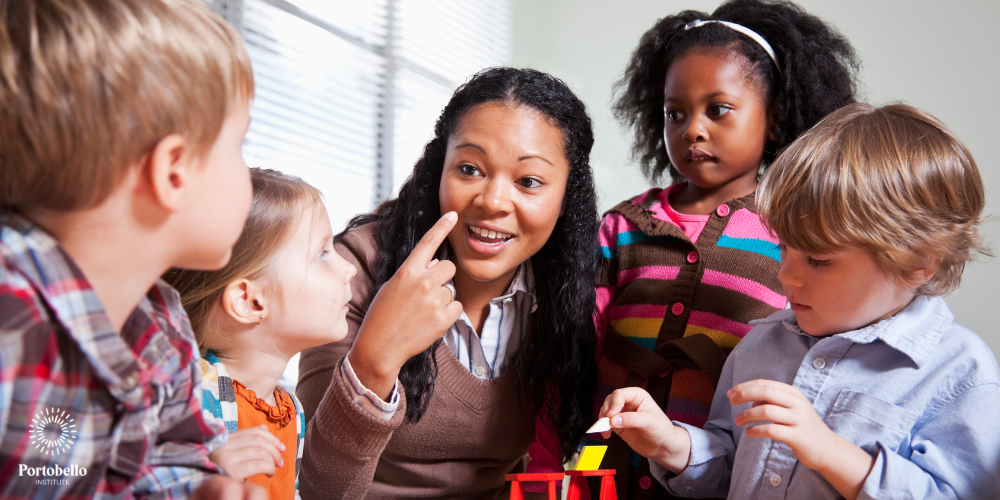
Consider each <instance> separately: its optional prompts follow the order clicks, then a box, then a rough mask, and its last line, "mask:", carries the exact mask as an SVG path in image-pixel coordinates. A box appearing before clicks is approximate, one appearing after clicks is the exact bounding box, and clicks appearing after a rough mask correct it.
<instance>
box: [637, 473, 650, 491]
mask: <svg viewBox="0 0 1000 500" xmlns="http://www.w3.org/2000/svg"><path fill="white" fill-rule="evenodd" d="M652 486H653V480H652V479H650V478H649V476H642V477H641V478H639V487H640V488H642V489H644V490H648V489H649V488H651V487H652Z"/></svg>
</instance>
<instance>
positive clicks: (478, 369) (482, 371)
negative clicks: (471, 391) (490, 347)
mask: <svg viewBox="0 0 1000 500" xmlns="http://www.w3.org/2000/svg"><path fill="white" fill-rule="evenodd" d="M473 373H475V374H476V376H477V377H479V378H482V377H483V376H484V375H486V368H483V367H482V366H477V367H476V369H475V370H473Z"/></svg>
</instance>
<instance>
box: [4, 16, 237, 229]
mask: <svg viewBox="0 0 1000 500" xmlns="http://www.w3.org/2000/svg"><path fill="white" fill-rule="evenodd" d="M253 89H254V83H253V73H252V71H251V67H250V58H249V56H248V55H247V51H246V47H245V46H244V44H243V41H242V39H241V38H240V36H239V35H238V34H237V33H236V31H235V30H234V29H233V28H232V27H231V26H230V25H229V23H227V22H226V21H225V20H223V19H222V18H220V17H219V16H217V15H215V14H214V13H212V11H211V10H209V8H208V7H206V6H205V5H204V4H203V3H202V2H201V1H200V0H2V1H0V209H7V208H13V209H20V210H24V209H30V208H46V209H52V210H75V209H80V208H88V207H91V206H94V205H97V204H99V203H100V202H102V201H104V199H106V198H107V196H108V195H109V194H110V193H111V191H112V190H113V189H114V188H115V186H117V185H118V183H119V182H121V180H122V178H123V177H124V174H125V173H126V172H127V169H128V167H129V165H131V164H133V163H134V162H136V161H137V160H139V159H141V158H142V156H143V155H144V154H146V153H148V152H149V151H150V150H151V149H152V148H153V146H155V145H156V143H157V142H158V141H159V140H160V139H162V138H163V137H165V136H167V135H170V134H172V133H178V134H181V135H183V136H184V137H185V138H186V139H187V140H188V141H190V142H191V143H192V144H193V147H192V151H191V154H193V155H196V156H198V155H202V154H204V153H205V152H206V151H207V150H208V149H209V148H210V147H211V145H212V144H213V143H214V142H215V139H216V138H217V137H218V134H219V131H220V130H221V129H222V122H223V121H224V119H225V117H226V114H227V112H228V110H229V107H230V105H231V104H233V103H234V102H237V100H238V99H247V100H249V99H252V98H253Z"/></svg>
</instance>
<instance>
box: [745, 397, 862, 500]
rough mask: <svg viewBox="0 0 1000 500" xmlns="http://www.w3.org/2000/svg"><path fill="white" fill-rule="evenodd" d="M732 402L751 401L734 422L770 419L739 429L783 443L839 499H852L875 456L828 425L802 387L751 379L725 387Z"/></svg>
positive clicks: (751, 435) (748, 434)
mask: <svg viewBox="0 0 1000 500" xmlns="http://www.w3.org/2000/svg"><path fill="white" fill-rule="evenodd" d="M726 396H727V397H729V402H730V403H731V404H733V405H739V404H743V403H748V402H753V407H752V408H750V409H749V410H746V411H744V412H743V413H740V414H739V415H737V416H736V418H735V419H734V423H735V424H736V425H746V424H750V423H753V422H764V421H770V422H771V423H763V424H757V425H754V426H750V427H747V428H745V429H744V430H743V432H744V434H746V435H747V436H750V437H761V438H771V439H775V440H778V441H781V442H782V443H785V444H787V445H788V446H789V447H790V448H791V449H792V452H793V453H795V456H796V457H797V458H798V459H799V461H800V462H802V465H805V466H806V467H808V468H810V469H812V470H814V471H816V472H818V473H819V474H820V475H822V476H823V477H824V478H825V479H826V480H827V481H829V482H830V484H831V485H832V486H833V487H834V488H835V489H836V490H837V491H838V492H839V493H840V494H841V495H843V496H844V497H845V498H848V499H853V498H857V496H858V493H859V492H860V491H861V486H862V485H863V484H864V482H865V479H866V478H867V477H868V473H869V472H871V468H872V466H873V465H874V464H875V459H873V458H872V457H871V455H869V454H868V453H866V452H865V451H864V450H862V449H861V448H858V447H857V446H856V445H855V444H854V443H852V442H850V441H848V440H846V439H844V438H843V437H841V436H839V435H837V434H836V433H835V432H833V431H832V430H830V428H829V427H827V426H826V424H825V423H824V422H823V420H822V419H820V417H819V415H818V414H816V410H815V409H813V406H812V403H810V402H809V400H808V399H806V397H805V396H803V395H802V392H801V391H799V390H798V389H796V388H795V387H792V386H790V385H788V384H783V383H781V382H775V381H773V380H751V381H750V382H744V383H742V384H739V385H737V386H735V387H733V388H732V389H729V391H727V392H726Z"/></svg>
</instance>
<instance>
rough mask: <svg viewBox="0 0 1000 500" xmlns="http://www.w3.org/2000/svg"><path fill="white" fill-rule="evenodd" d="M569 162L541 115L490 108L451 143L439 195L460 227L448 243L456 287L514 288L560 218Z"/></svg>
mask: <svg viewBox="0 0 1000 500" xmlns="http://www.w3.org/2000/svg"><path fill="white" fill-rule="evenodd" d="M569 170H570V168H569V162H568V161H567V159H566V154H565V151H564V148H563V134H562V131H561V130H560V129H559V128H558V127H557V126H555V125H554V124H552V123H550V120H549V119H548V118H547V117H546V116H545V115H543V114H542V113H539V112H538V111H536V110H534V109H532V108H530V107H526V106H518V107H515V108H510V107H507V106H504V105H502V104H497V103H486V104H482V105H479V106H477V107H475V108H472V109H471V110H469V111H468V112H466V114H465V116H464V117H462V118H461V120H460V121H459V124H458V127H457V128H456V130H455V132H454V134H452V136H451V138H450V139H449V140H448V146H447V152H446V154H445V159H444V170H443V172H442V174H441V187H440V190H439V192H438V196H439V197H440V202H441V213H442V214H444V213H447V212H449V211H452V210H454V211H455V212H456V213H458V222H457V224H456V225H455V228H454V229H453V230H452V232H451V234H449V235H448V242H449V243H450V244H451V248H452V250H453V255H452V256H451V257H452V259H453V261H454V262H455V265H456V267H457V268H458V270H457V271H456V282H458V281H459V279H461V278H463V277H464V278H469V279H471V280H472V281H477V282H481V283H494V282H496V281H498V280H504V281H503V283H504V284H505V286H506V283H509V282H510V280H511V279H513V277H514V273H515V272H516V271H517V268H518V266H520V265H521V263H523V262H524V261H526V260H528V259H529V258H530V257H531V256H532V255H534V254H535V253H536V252H538V250H539V249H541V248H542V246H543V245H545V242H546V241H548V239H549V235H551V234H552V230H553V228H554V227H555V225H556V221H557V220H558V219H559V217H560V216H561V215H562V209H563V195H564V194H565V191H566V181H567V179H568V177H569Z"/></svg>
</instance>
